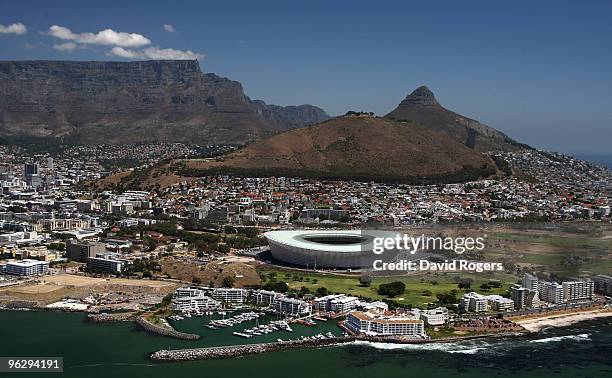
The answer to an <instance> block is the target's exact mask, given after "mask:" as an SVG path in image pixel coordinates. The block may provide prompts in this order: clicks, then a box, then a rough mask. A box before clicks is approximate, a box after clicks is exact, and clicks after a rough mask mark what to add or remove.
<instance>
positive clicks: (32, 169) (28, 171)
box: [24, 163, 40, 176]
mask: <svg viewBox="0 0 612 378" xmlns="http://www.w3.org/2000/svg"><path fill="white" fill-rule="evenodd" d="M39 170H40V166H39V165H38V163H32V164H26V165H25V166H24V175H25V176H28V175H38V174H39Z"/></svg>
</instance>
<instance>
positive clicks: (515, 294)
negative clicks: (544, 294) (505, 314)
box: [510, 285, 540, 310]
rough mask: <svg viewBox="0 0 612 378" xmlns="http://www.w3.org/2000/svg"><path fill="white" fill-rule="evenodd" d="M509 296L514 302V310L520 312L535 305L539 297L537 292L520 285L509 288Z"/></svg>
mask: <svg viewBox="0 0 612 378" xmlns="http://www.w3.org/2000/svg"><path fill="white" fill-rule="evenodd" d="M510 295H511V298H512V301H514V308H516V309H517V310H522V309H524V308H529V307H533V306H535V305H537V304H538V303H539V301H540V300H539V297H538V292H537V290H531V289H527V288H526V287H522V286H520V285H514V286H512V287H511V288H510Z"/></svg>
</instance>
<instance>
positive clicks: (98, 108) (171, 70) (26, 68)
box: [0, 60, 329, 144]
mask: <svg viewBox="0 0 612 378" xmlns="http://www.w3.org/2000/svg"><path fill="white" fill-rule="evenodd" d="M328 118H329V116H327V114H325V112H324V111H323V110H321V109H320V108H317V107H314V106H311V105H301V106H299V107H282V106H274V105H266V104H265V103H264V102H263V101H253V100H251V99H250V98H248V97H247V96H246V95H245V94H244V93H243V90H242V86H241V85H240V83H238V82H236V81H231V80H229V79H226V78H222V77H219V76H217V75H215V74H211V73H208V74H204V73H202V72H201V71H200V67H199V64H198V62H197V61H195V60H193V61H143V62H71V61H20V62H0V135H2V138H4V139H8V140H19V139H24V138H26V139H36V138H40V139H42V140H44V141H45V142H49V143H52V142H54V141H59V140H62V141H63V142H67V143H75V144H82V143H101V142H103V143H114V144H122V143H133V142H160V141H168V142H170V141H171V142H175V141H178V142H189V143H194V142H195V143H206V144H209V143H237V144H239V143H245V142H249V141H252V140H254V139H256V138H259V137H263V136H267V135H272V134H274V133H277V132H278V131H282V130H287V129H291V128H295V127H302V126H305V125H308V124H311V123H316V122H320V121H323V120H326V119H328ZM43 138H44V139H43Z"/></svg>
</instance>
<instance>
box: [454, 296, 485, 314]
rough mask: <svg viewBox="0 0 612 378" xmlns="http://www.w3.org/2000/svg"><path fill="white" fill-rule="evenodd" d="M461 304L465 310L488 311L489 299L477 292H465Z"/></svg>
mask: <svg viewBox="0 0 612 378" xmlns="http://www.w3.org/2000/svg"><path fill="white" fill-rule="evenodd" d="M459 306H460V307H461V308H462V309H463V310H464V311H470V312H486V311H487V310H488V309H489V301H488V300H487V298H486V297H485V296H484V295H480V294H478V293H475V292H471V293H467V294H463V297H462V298H461V302H460V303H459Z"/></svg>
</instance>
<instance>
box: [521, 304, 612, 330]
mask: <svg viewBox="0 0 612 378" xmlns="http://www.w3.org/2000/svg"><path fill="white" fill-rule="evenodd" d="M605 317H612V310H611V309H605V310H603V309H598V310H593V311H581V312H576V313H569V314H568V313H566V314H558V315H553V316H547V317H539V318H531V319H520V320H514V322H515V323H516V324H519V325H521V326H523V327H524V328H525V329H526V330H528V331H530V332H538V331H540V330H541V329H543V328H546V327H565V326H569V325H572V324H574V323H578V322H581V321H584V320H592V319H598V318H605Z"/></svg>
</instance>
